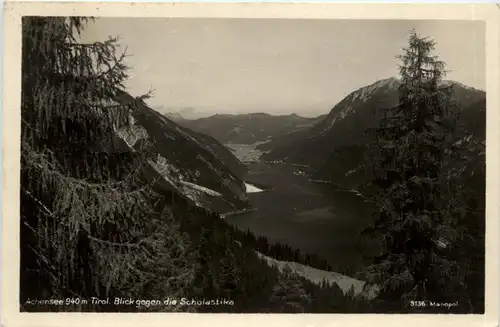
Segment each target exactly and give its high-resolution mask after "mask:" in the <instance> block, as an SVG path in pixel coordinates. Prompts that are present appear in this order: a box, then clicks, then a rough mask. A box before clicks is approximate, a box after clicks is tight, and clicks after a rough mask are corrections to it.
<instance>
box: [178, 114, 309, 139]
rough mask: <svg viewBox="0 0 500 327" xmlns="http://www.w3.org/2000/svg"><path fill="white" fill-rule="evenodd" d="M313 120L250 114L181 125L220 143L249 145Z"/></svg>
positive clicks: (225, 115) (214, 117) (217, 117)
mask: <svg viewBox="0 0 500 327" xmlns="http://www.w3.org/2000/svg"><path fill="white" fill-rule="evenodd" d="M316 121H317V118H305V117H301V116H298V115H297V114H290V115H281V116H272V115H269V114H266V113H251V114H239V115H229V114H215V115H213V116H210V117H206V118H200V119H196V120H185V121H182V122H181V123H182V125H183V126H186V127H188V128H190V129H192V130H195V131H198V132H201V133H204V134H208V135H211V136H213V137H214V138H216V139H217V140H218V141H219V142H221V143H224V144H227V143H233V144H253V143H256V142H266V141H269V140H270V139H272V138H274V137H277V136H279V135H283V134H288V133H291V132H293V131H297V130H301V129H304V128H308V127H310V126H312V125H313V124H314V123H315V122H316Z"/></svg>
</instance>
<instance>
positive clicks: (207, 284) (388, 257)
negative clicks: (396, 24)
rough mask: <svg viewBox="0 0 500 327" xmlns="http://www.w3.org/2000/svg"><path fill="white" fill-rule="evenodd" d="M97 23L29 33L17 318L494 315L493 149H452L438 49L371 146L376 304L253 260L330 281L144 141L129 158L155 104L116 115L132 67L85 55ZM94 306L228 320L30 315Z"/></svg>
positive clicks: (43, 24)
mask: <svg viewBox="0 0 500 327" xmlns="http://www.w3.org/2000/svg"><path fill="white" fill-rule="evenodd" d="M89 23H91V19H88V18H78V17H72V18H66V17H25V18H23V39H22V41H23V43H22V46H23V49H22V55H23V58H22V108H21V116H22V122H21V124H22V139H21V142H22V143H21V194H20V196H21V208H20V210H21V221H20V224H21V270H20V274H21V279H20V287H21V291H20V306H21V310H23V311H60V310H64V311H101V312H103V311H107V312H112V311H140V310H145V311H192V312H239V313H250V312H311V313H321V312H330V313H352V312H415V311H416V310H418V309H417V308H412V307H410V306H409V303H410V300H432V301H448V302H455V301H460V303H461V305H460V306H459V307H458V308H455V309H456V310H457V312H467V313H469V312H481V311H482V310H484V183H485V176H484V142H483V144H481V143H479V144H475V143H474V144H472V143H470V142H462V143H457V142H456V138H455V135H456V132H455V130H456V129H457V128H458V127H457V126H458V125H457V124H456V117H454V116H453V115H451V114H450V113H449V112H450V110H449V109H450V108H451V107H452V106H453V105H454V104H453V102H452V101H451V98H450V96H449V95H448V92H449V90H448V87H447V86H442V83H441V81H442V79H443V76H444V63H442V62H440V61H438V60H437V59H436V58H435V57H434V55H432V50H433V46H434V43H433V42H432V41H430V40H428V39H425V38H421V37H419V36H418V35H416V33H412V34H411V36H410V39H409V47H408V49H405V51H404V54H403V55H402V56H401V57H400V59H401V62H402V64H401V76H402V81H403V82H402V84H401V87H400V89H399V93H400V101H399V105H398V106H397V107H395V108H389V109H387V110H386V111H387V117H386V119H384V120H382V121H381V122H380V127H379V128H377V129H374V130H373V131H371V132H372V133H374V134H375V135H376V139H377V142H374V144H373V145H371V146H370V156H369V158H368V160H367V162H368V163H370V164H369V165H368V164H367V165H366V167H367V169H370V171H371V174H370V176H373V177H374V178H373V181H372V182H371V183H369V184H370V189H371V190H373V192H372V194H370V196H371V197H372V198H373V199H372V200H373V202H374V203H376V204H378V209H379V210H378V211H377V212H375V213H374V226H373V228H371V229H369V230H367V234H368V236H370V237H373V236H375V237H377V238H378V239H380V240H381V241H382V242H383V245H384V246H383V249H382V252H381V253H380V256H378V257H376V258H373V265H372V266H370V267H368V268H367V271H366V272H365V274H364V278H365V280H366V281H367V282H368V283H367V286H370V285H377V286H379V287H380V289H381V292H380V295H379V296H378V298H377V299H376V300H371V301H368V300H366V299H365V298H363V297H362V296H355V295H354V293H353V292H349V293H348V294H344V293H343V291H342V290H341V289H340V287H339V286H338V285H336V284H329V283H327V282H326V281H325V282H323V283H322V284H321V285H318V284H314V283H312V282H311V281H309V280H306V279H305V278H303V277H301V276H298V275H297V274H295V273H294V272H293V271H289V270H285V271H279V270H278V269H277V268H276V267H271V266H269V265H268V263H267V262H266V261H264V260H262V259H261V258H259V256H258V255H257V254H256V251H258V252H261V253H263V254H265V255H268V256H270V257H272V258H275V259H277V260H285V261H295V262H299V263H304V264H306V265H310V266H313V267H317V268H319V269H324V270H329V269H330V267H329V265H328V263H327V262H326V261H324V260H322V259H320V258H318V257H317V256H316V255H314V254H306V253H302V252H300V251H298V250H295V249H292V248H291V247H290V246H288V245H284V244H270V243H269V242H268V240H267V239H265V238H263V237H256V236H254V235H253V234H252V233H250V232H248V231H247V232H243V231H240V230H237V229H236V228H235V227H233V226H230V225H229V224H228V223H227V222H226V221H225V220H224V219H221V216H220V214H218V213H215V212H212V211H210V210H208V209H206V208H204V207H200V206H198V205H196V204H195V203H194V202H193V201H191V200H190V199H188V198H186V197H185V196H183V195H182V194H180V193H179V192H178V190H176V189H174V188H172V187H171V185H169V184H168V183H167V181H166V180H165V178H163V177H162V175H161V174H160V173H158V171H156V170H155V169H154V167H153V166H152V165H151V164H150V163H151V160H152V158H156V157H157V153H156V152H155V150H154V147H152V145H151V144H150V143H149V142H148V141H147V140H145V141H144V142H141V143H140V146H138V147H134V148H131V147H129V146H128V145H127V143H126V142H124V141H123V140H122V139H121V138H119V137H118V136H117V133H116V131H117V130H118V129H121V128H128V127H129V126H130V125H131V124H132V122H131V119H130V117H131V113H132V112H134V111H135V110H137V109H138V107H139V106H140V105H141V104H142V103H144V100H146V99H147V98H148V97H150V96H151V94H146V95H142V96H138V97H137V98H135V99H134V101H128V102H121V101H117V97H118V95H120V94H121V93H122V92H123V90H124V89H125V86H124V83H125V81H126V79H127V78H128V75H127V66H126V64H125V59H126V55H125V54H120V53H118V51H117V46H118V43H117V42H118V39H116V38H110V39H109V40H106V41H103V42H95V43H90V44H87V43H81V42H79V41H78V40H79V39H78V34H79V33H80V32H81V31H82V30H83V29H84V28H85V26H86V24H89ZM471 156H474V158H481V160H482V164H480V165H473V164H472V163H471V162H470V160H469V158H470V157H471ZM373 158H377V159H378V160H373ZM221 162H222V161H221ZM207 165H208V163H207ZM217 182H218V183H220V181H217ZM478 267H482V268H481V269H482V270H481V269H479V268H478ZM92 297H96V298H99V299H105V298H111V299H113V298H115V297H120V298H133V299H144V300H163V299H167V298H183V297H184V298H192V299H210V300H211V299H220V298H222V299H230V300H231V303H232V304H231V305H215V306H214V305H204V304H201V305H193V306H182V305H180V304H178V305H169V306H165V305H162V306H151V307H140V308H137V307H136V306H133V305H132V306H131V305H127V304H120V305H116V304H114V303H90V302H88V303H82V302H79V303H73V305H71V306H51V305H33V304H30V303H31V302H30V299H53V300H61V299H66V298H79V299H91V298H92ZM421 309H422V310H423V311H425V310H426V308H421ZM427 309H429V308H427ZM455 309H453V308H452V309H449V308H441V309H439V308H433V309H432V312H433V313H436V312H439V310H442V311H443V312H453V310H455Z"/></svg>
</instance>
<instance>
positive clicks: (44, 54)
mask: <svg viewBox="0 0 500 327" xmlns="http://www.w3.org/2000/svg"><path fill="white" fill-rule="evenodd" d="M87 23H88V20H87V19H84V18H78V17H72V18H66V17H25V18H23V58H22V59H23V60H22V108H21V117H22V144H21V286H22V290H21V305H22V304H23V300H25V299H26V298H29V297H31V298H57V299H60V298H65V297H75V296H76V297H81V298H89V297H91V296H95V297H104V296H124V297H125V296H128V297H134V298H144V296H149V297H151V298H153V297H155V296H164V295H166V296H173V295H174V296H175V294H180V293H182V292H183V288H184V287H185V285H187V284H188V283H190V280H191V279H192V275H193V273H192V268H191V267H190V261H191V260H190V253H189V250H188V243H187V241H186V237H184V236H183V234H182V233H180V232H179V227H178V224H177V222H176V221H175V220H174V217H173V216H172V214H171V213H170V211H169V210H168V208H166V207H165V201H164V200H165V199H164V197H163V196H162V195H160V194H158V193H156V192H154V191H153V189H152V188H151V185H150V183H151V181H148V180H147V179H145V178H144V175H143V173H142V172H143V169H142V168H143V167H144V165H145V162H146V156H147V155H148V154H147V149H136V150H132V149H130V148H128V147H127V146H126V144H125V143H124V142H122V141H121V140H120V139H119V138H117V134H116V132H117V130H119V129H121V128H125V129H126V128H129V127H130V124H131V118H130V117H131V114H132V112H133V110H135V106H134V104H131V105H120V104H118V103H117V102H116V101H115V99H116V98H115V97H116V95H117V93H118V92H120V90H122V89H123V88H124V86H123V83H124V81H125V79H126V78H127V74H126V70H127V67H126V65H125V64H124V58H125V54H122V55H117V52H116V50H117V39H114V38H111V39H109V40H107V41H104V42H95V43H91V44H83V43H80V42H78V35H79V33H80V32H81V31H82V29H83V28H84V26H85V24H87ZM142 99H143V97H140V98H138V99H137V100H138V101H141V100H142ZM25 309H26V310H36V308H25ZM49 309H54V307H53V308H49ZM56 309H57V308H56ZM62 309H65V310H66V309H68V308H62V307H61V308H59V310H62ZM74 309H75V310H85V309H86V310H119V309H120V308H118V307H114V308H113V309H110V308H91V307H89V306H88V307H86V308H78V307H76V306H75V307H74Z"/></svg>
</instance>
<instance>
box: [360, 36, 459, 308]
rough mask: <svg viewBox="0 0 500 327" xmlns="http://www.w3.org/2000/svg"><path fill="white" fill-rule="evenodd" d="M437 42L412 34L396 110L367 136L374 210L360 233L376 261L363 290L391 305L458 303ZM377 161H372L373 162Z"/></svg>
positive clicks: (455, 206)
mask: <svg viewBox="0 0 500 327" xmlns="http://www.w3.org/2000/svg"><path fill="white" fill-rule="evenodd" d="M434 47H435V42H434V41H433V40H431V39H429V38H424V37H420V36H418V35H417V34H416V32H415V31H412V32H411V34H410V37H409V46H408V48H405V49H404V51H403V54H402V55H400V56H398V58H399V59H400V60H401V62H402V64H401V66H400V75H401V83H400V88H399V103H398V104H397V106H395V107H394V108H390V109H387V110H385V118H384V119H383V120H382V121H381V123H380V127H379V128H377V129H374V130H372V131H371V132H372V133H373V135H375V136H376V139H377V141H376V143H375V144H374V145H373V146H372V147H371V149H370V152H369V153H370V154H369V155H370V157H371V162H376V163H375V165H374V166H373V169H374V176H375V179H374V180H373V182H372V185H373V186H375V187H376V190H377V191H376V192H375V195H374V199H373V200H374V203H376V204H377V205H378V209H379V210H378V211H377V213H376V219H375V223H374V225H373V226H372V227H371V228H369V229H367V230H366V231H365V232H366V233H368V234H372V235H376V236H378V237H379V239H380V241H381V243H382V244H381V253H380V255H379V256H377V257H376V258H375V262H374V264H373V265H372V266H370V267H369V268H368V269H367V271H366V274H365V275H366V278H367V280H368V285H370V284H377V285H378V286H379V287H380V289H381V290H380V298H381V299H385V300H387V301H389V302H392V303H396V304H397V305H400V304H401V303H402V304H408V302H409V301H410V300H433V301H439V300H447V299H448V300H453V301H454V300H456V297H455V296H456V294H457V293H456V291H457V288H459V287H460V284H461V283H462V280H463V269H462V268H463V267H460V265H459V264H458V262H457V261H456V260H453V259H450V258H451V257H450V248H452V247H453V245H454V244H455V242H456V240H457V239H459V238H460V236H461V231H460V228H459V226H458V222H459V220H460V219H461V218H460V217H462V216H463V215H464V208H463V205H461V204H460V194H461V189H460V185H459V184H458V182H457V181H458V176H459V175H460V172H459V171H458V170H457V169H456V167H453V163H454V160H455V159H456V158H457V157H458V156H459V155H460V153H459V152H458V151H457V150H456V149H455V148H454V146H453V140H454V127H455V120H456V117H455V114H454V113H455V112H456V110H455V106H456V104H455V103H454V102H453V100H452V97H451V94H452V93H451V92H452V85H451V84H449V83H446V82H444V80H443V78H444V76H445V70H444V68H445V64H444V62H442V61H440V60H439V59H438V58H437V57H436V56H434V55H433V54H432V52H433V50H434ZM374 157H375V158H377V159H378V160H373V158H374Z"/></svg>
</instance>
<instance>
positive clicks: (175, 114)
mask: <svg viewBox="0 0 500 327" xmlns="http://www.w3.org/2000/svg"><path fill="white" fill-rule="evenodd" d="M164 115H165V117H167V118H168V119H170V120H172V121H177V122H181V121H183V120H185V119H184V117H182V115H181V114H180V113H178V112H167V113H165V114H164Z"/></svg>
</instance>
